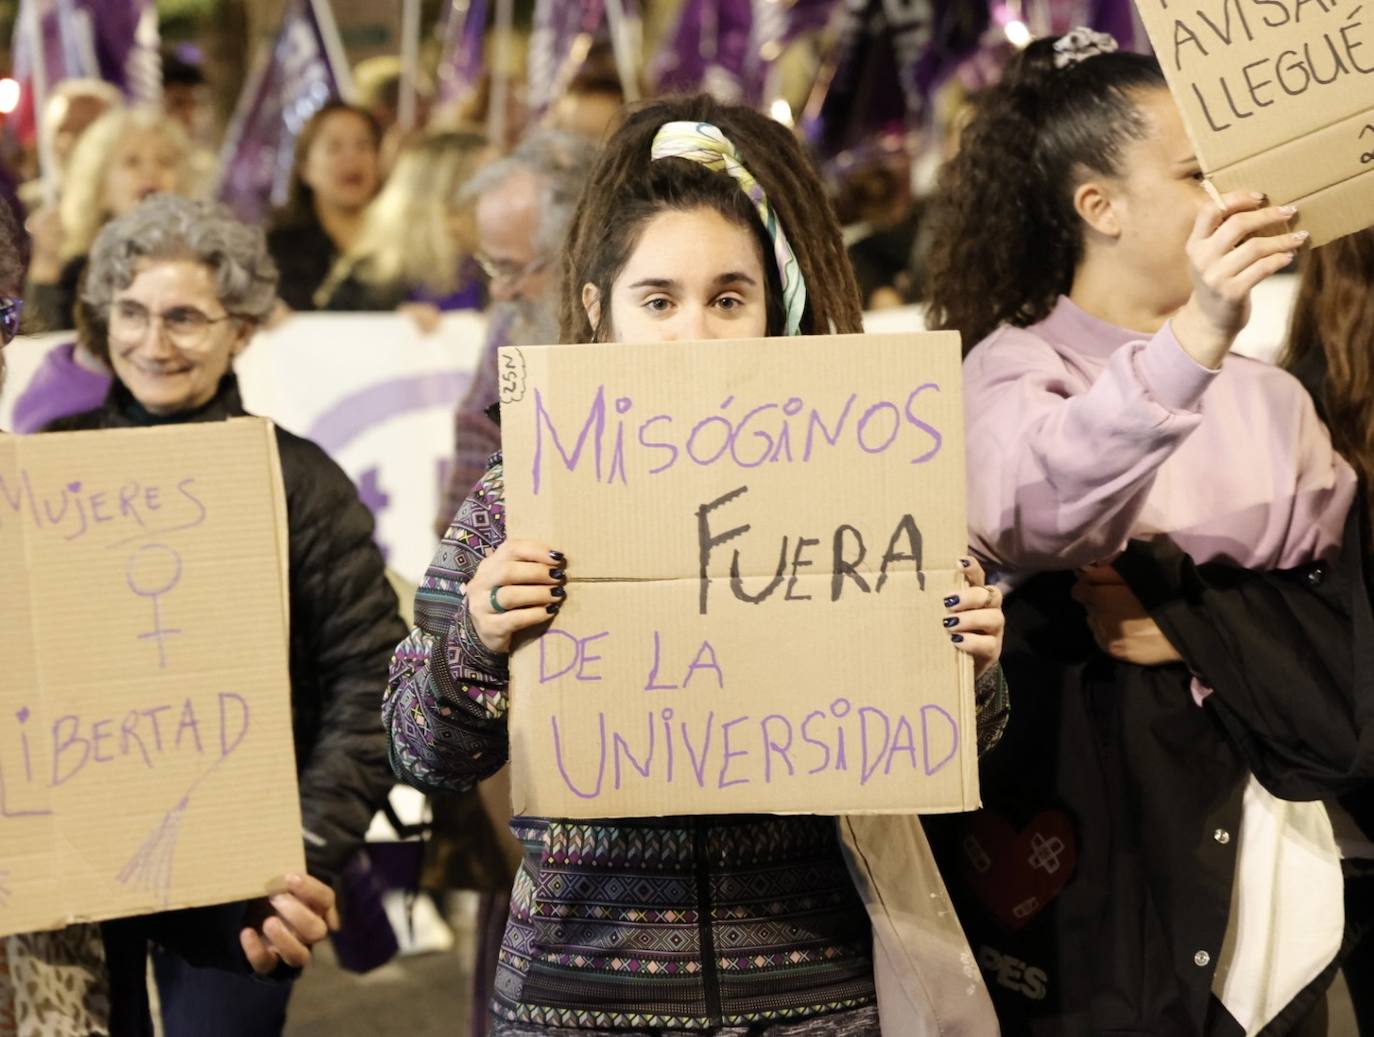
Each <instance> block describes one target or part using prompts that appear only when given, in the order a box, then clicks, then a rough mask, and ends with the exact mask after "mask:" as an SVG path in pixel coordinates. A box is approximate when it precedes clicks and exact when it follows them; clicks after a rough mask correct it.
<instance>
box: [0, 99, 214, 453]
mask: <svg viewBox="0 0 1374 1037" xmlns="http://www.w3.org/2000/svg"><path fill="white" fill-rule="evenodd" d="M190 156H191V144H190V141H189V140H188V139H187V137H186V133H185V131H184V130H183V129H182V128H181V125H180V123H178V122H177V121H176V120H175V119H172V118H170V117H168V116H167V115H164V114H163V113H162V112H161V111H158V110H155V109H115V110H112V111H109V112H107V113H106V114H104V115H102V116H101V117H100V118H99V119H97V120H96V121H95V122H94V123H92V124H91V127H90V128H89V129H88V130H86V131H85V133H83V134H82V135H81V139H80V140H79V141H78V142H77V144H76V148H75V150H74V151H73V152H72V156H71V161H70V163H69V164H68V166H67V173H66V176H65V178H64V181H63V190H62V198H61V202H60V203H59V206H58V208H57V210H56V215H57V217H58V219H57V220H56V221H52V220H50V219H48V215H49V214H48V213H43V214H35V216H34V218H33V219H32V220H31V221H30V223H31V224H40V223H41V224H43V230H42V232H41V233H40V232H39V231H38V230H35V232H34V234H33V259H32V261H31V263H30V265H29V281H28V286H27V289H26V291H25V305H26V309H25V314H24V316H25V323H26V327H27V328H28V329H29V330H32V331H57V330H63V329H67V328H75V329H76V330H77V335H76V336H75V338H76V341H74V342H69V343H66V344H64V345H61V346H58V347H57V348H56V349H54V350H52V351H50V352H49V353H48V354H47V356H46V357H45V358H44V359H43V363H42V364H41V365H40V366H39V368H38V370H37V371H36V372H35V373H34V376H33V378H32V379H30V381H29V383H28V385H27V386H26V387H25V389H24V392H23V393H22V394H21V395H20V396H19V398H18V399H17V400H16V401H15V412H16V413H15V418H14V431H16V432H34V431H37V430H38V429H40V428H42V427H44V426H45V425H47V424H48V423H49V422H51V421H54V420H56V419H57V418H63V417H67V416H68V415H71V414H79V413H81V412H82V411H86V410H90V409H91V408H92V407H95V406H97V405H99V404H100V403H101V402H102V401H103V400H104V399H105V394H106V392H107V391H108V390H109V386H110V371H109V368H108V367H106V365H105V364H104V362H103V361H101V360H100V359H98V357H97V353H98V352H99V343H98V342H96V339H97V338H99V337H101V336H103V335H104V333H105V332H104V326H103V324H102V322H100V321H97V320H91V319H90V315H89V314H87V313H85V312H84V311H83V307H81V306H79V305H78V304H77V297H78V292H79V290H80V285H81V280H82V278H83V276H84V275H85V271H86V255H87V253H88V252H89V251H90V248H91V245H92V243H94V241H95V239H96V236H97V235H98V234H99V233H100V229H101V228H102V227H104V226H105V224H106V223H108V222H109V221H110V220H112V219H117V218H119V217H120V216H124V215H127V214H128V213H130V212H132V211H133V210H134V209H135V208H136V207H137V206H138V204H139V202H141V201H143V199H145V198H147V197H148V196H150V195H154V194H189V193H190V187H191V182H190V181H191V171H190V163H189V159H190ZM92 343H95V350H94V351H93V349H92Z"/></svg>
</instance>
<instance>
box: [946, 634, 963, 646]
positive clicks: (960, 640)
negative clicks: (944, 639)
mask: <svg viewBox="0 0 1374 1037" xmlns="http://www.w3.org/2000/svg"><path fill="white" fill-rule="evenodd" d="M949 639H950V640H951V641H953V642H954V643H955V644H956V645H961V644H963V643H964V635H963V634H950V635H949Z"/></svg>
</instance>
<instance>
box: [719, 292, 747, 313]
mask: <svg viewBox="0 0 1374 1037" xmlns="http://www.w3.org/2000/svg"><path fill="white" fill-rule="evenodd" d="M716 305H717V306H719V307H720V308H721V309H722V310H737V309H739V308H740V307H741V306H743V305H744V300H743V299H740V298H738V297H737V296H734V295H726V296H722V297H721V298H719V299H717V300H716Z"/></svg>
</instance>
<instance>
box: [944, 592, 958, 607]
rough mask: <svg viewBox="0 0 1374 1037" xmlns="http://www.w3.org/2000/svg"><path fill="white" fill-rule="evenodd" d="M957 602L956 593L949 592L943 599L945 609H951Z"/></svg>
mask: <svg viewBox="0 0 1374 1037" xmlns="http://www.w3.org/2000/svg"><path fill="white" fill-rule="evenodd" d="M957 604H959V595H957V594H951V595H950V596H949V597H948V598H946V599H945V608H947V609H952V608H954V606H955V605H957Z"/></svg>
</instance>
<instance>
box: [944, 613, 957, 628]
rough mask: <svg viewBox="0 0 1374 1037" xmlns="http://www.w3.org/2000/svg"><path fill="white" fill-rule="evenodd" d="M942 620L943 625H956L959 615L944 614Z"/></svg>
mask: <svg viewBox="0 0 1374 1037" xmlns="http://www.w3.org/2000/svg"><path fill="white" fill-rule="evenodd" d="M943 622H944V624H945V626H947V627H953V626H958V625H959V617H958V616H946V617H945V618H944V620H943Z"/></svg>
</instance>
